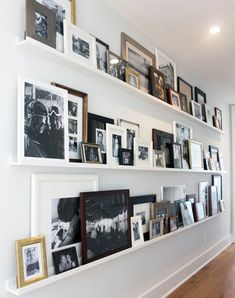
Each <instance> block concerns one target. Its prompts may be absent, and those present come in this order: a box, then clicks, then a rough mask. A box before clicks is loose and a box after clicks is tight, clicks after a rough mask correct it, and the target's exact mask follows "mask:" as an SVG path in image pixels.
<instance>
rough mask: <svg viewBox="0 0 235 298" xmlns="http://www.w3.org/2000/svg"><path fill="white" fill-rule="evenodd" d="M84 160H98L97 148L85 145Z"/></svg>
mask: <svg viewBox="0 0 235 298" xmlns="http://www.w3.org/2000/svg"><path fill="white" fill-rule="evenodd" d="M85 156H86V161H93V162H95V161H99V155H98V148H94V147H90V146H85Z"/></svg>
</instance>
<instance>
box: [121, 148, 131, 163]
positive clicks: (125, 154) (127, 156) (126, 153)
mask: <svg viewBox="0 0 235 298" xmlns="http://www.w3.org/2000/svg"><path fill="white" fill-rule="evenodd" d="M133 163H134V159H133V150H132V149H125V148H121V149H119V164H120V165H123V166H133Z"/></svg>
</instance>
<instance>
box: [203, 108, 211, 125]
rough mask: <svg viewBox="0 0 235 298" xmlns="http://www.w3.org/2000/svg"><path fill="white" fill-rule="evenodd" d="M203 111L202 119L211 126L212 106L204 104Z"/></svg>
mask: <svg viewBox="0 0 235 298" xmlns="http://www.w3.org/2000/svg"><path fill="white" fill-rule="evenodd" d="M204 111H205V117H204V119H203V118H202V120H204V121H205V122H206V123H208V124H209V125H211V126H212V127H213V108H212V107H210V106H209V105H208V104H204Z"/></svg>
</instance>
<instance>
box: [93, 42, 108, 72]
mask: <svg viewBox="0 0 235 298" xmlns="http://www.w3.org/2000/svg"><path fill="white" fill-rule="evenodd" d="M96 63H97V68H98V69H99V70H101V71H103V72H108V64H109V45H107V44H106V43H104V42H103V41H102V40H100V39H98V38H96Z"/></svg>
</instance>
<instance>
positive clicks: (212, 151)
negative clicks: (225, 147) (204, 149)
mask: <svg viewBox="0 0 235 298" xmlns="http://www.w3.org/2000/svg"><path fill="white" fill-rule="evenodd" d="M209 152H210V155H211V158H212V160H213V161H214V162H215V163H217V162H219V148H218V147H215V146H211V145H209Z"/></svg>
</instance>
